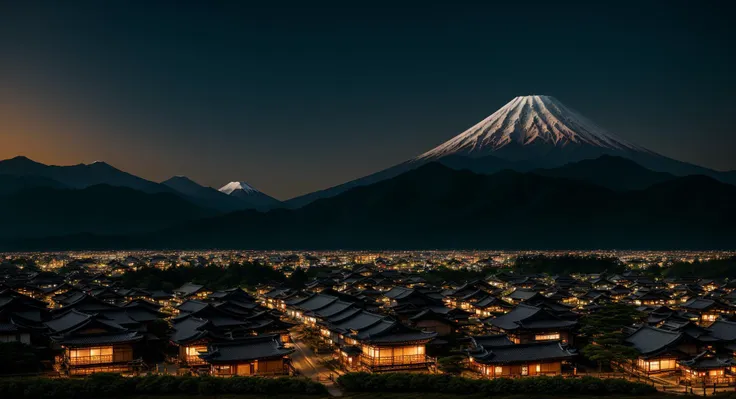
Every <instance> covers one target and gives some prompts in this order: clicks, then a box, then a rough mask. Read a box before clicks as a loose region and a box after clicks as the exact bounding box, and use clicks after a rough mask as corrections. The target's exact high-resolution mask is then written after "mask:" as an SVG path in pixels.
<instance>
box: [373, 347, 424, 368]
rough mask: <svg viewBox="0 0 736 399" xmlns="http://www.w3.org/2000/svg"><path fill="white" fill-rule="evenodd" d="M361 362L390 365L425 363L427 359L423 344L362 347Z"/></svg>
mask: <svg viewBox="0 0 736 399" xmlns="http://www.w3.org/2000/svg"><path fill="white" fill-rule="evenodd" d="M362 350H363V354H362V356H361V362H362V363H363V364H365V365H367V366H392V365H394V366H395V365H409V364H418V363H425V362H426V361H427V357H426V350H425V345H424V344H419V345H403V346H367V345H364V346H363V347H362Z"/></svg>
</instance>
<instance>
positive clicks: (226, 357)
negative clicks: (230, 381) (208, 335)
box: [198, 334, 294, 376]
mask: <svg viewBox="0 0 736 399" xmlns="http://www.w3.org/2000/svg"><path fill="white" fill-rule="evenodd" d="M292 352H294V349H289V348H285V347H284V346H283V344H282V343H281V341H280V339H279V336H278V335H275V334H274V335H260V336H256V337H250V338H244V339H239V340H234V341H230V342H217V343H210V344H209V345H207V347H206V349H205V351H202V352H200V353H198V357H199V358H200V359H201V360H202V361H203V362H204V363H206V364H207V365H208V366H209V367H210V370H211V374H212V375H215V376H233V375H240V376H253V375H261V376H274V375H287V374H290V371H291V363H290V359H289V354H291V353H292Z"/></svg>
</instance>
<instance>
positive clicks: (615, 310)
mask: <svg viewBox="0 0 736 399" xmlns="http://www.w3.org/2000/svg"><path fill="white" fill-rule="evenodd" d="M643 317H645V315H644V314H643V313H641V312H639V311H638V310H636V308H635V307H633V306H630V305H626V304H622V303H609V304H607V305H605V306H604V307H603V308H601V309H599V310H596V311H595V312H593V313H591V314H589V315H585V316H584V317H582V318H581V319H580V336H581V337H582V338H583V339H587V341H588V342H589V343H588V344H587V345H586V346H584V347H583V350H582V353H583V355H584V356H585V357H587V358H588V359H590V360H591V361H594V362H596V363H597V364H598V369H599V371H601V370H602V368H603V366H604V365H606V366H607V365H610V364H622V363H626V362H628V361H630V360H633V359H636V358H637V356H639V352H637V351H636V349H634V348H633V347H631V346H630V345H627V344H626V343H625V342H624V340H625V338H626V334H625V333H624V331H623V329H624V328H625V327H627V326H631V325H632V324H634V323H636V322H638V321H641V319H642V318H643Z"/></svg>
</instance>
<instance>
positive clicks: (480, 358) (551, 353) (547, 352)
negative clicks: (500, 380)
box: [470, 342, 575, 364]
mask: <svg viewBox="0 0 736 399" xmlns="http://www.w3.org/2000/svg"><path fill="white" fill-rule="evenodd" d="M470 356H471V357H472V358H473V359H474V360H475V361H476V362H478V363H484V364H508V363H528V362H540V361H551V360H566V359H571V358H572V357H574V356H575V354H574V353H573V352H571V351H569V350H568V349H566V348H563V347H562V345H561V344H560V343H559V342H540V343H532V344H521V345H506V346H496V347H491V348H485V347H484V350H483V351H482V352H480V353H477V354H476V353H471V354H470Z"/></svg>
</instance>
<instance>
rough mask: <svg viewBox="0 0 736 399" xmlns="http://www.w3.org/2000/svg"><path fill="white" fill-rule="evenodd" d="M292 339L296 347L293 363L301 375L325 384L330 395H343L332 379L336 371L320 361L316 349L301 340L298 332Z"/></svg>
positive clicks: (292, 358) (292, 356)
mask: <svg viewBox="0 0 736 399" xmlns="http://www.w3.org/2000/svg"><path fill="white" fill-rule="evenodd" d="M292 341H293V342H294V348H295V349H296V351H295V352H294V353H292V354H291V364H292V365H293V366H294V368H296V369H297V370H299V373H300V374H301V375H303V376H305V377H308V378H310V379H312V380H314V381H317V382H321V383H322V384H324V385H325V386H326V387H327V392H329V393H330V395H332V396H342V391H341V390H340V388H339V387H338V386H337V384H335V382H334V381H332V380H330V376H331V375H333V376H335V377H336V375H335V373H334V372H333V371H332V370H330V369H328V368H327V367H325V366H324V365H322V364H321V363H320V361H319V357H317V355H315V354H314V351H312V348H310V347H309V345H307V344H306V343H304V342H303V341H302V340H301V337H300V336H298V335H296V334H294V335H292Z"/></svg>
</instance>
